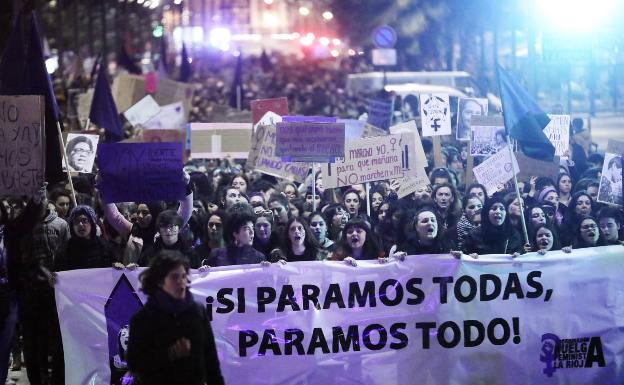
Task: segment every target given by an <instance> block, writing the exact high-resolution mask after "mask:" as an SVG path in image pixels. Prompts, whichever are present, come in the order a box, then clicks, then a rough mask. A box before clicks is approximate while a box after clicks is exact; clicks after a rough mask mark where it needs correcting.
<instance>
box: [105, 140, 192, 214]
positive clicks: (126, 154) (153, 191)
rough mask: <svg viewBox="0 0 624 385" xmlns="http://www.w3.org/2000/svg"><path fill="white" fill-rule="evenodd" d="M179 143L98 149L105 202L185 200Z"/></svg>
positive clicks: (122, 144)
mask: <svg viewBox="0 0 624 385" xmlns="http://www.w3.org/2000/svg"><path fill="white" fill-rule="evenodd" d="M182 148H183V144H182V143H102V144H100V146H99V148H98V166H99V169H100V170H99V171H100V176H101V177H102V181H101V183H100V184H99V185H98V187H99V189H100V191H101V193H102V196H103V198H104V201H105V202H107V203H116V202H154V201H161V200H162V201H176V200H179V199H181V198H183V197H184V192H185V189H186V187H185V186H184V179H183V177H182V171H181V170H182Z"/></svg>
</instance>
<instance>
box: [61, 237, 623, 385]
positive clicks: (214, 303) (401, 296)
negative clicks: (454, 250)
mask: <svg viewBox="0 0 624 385" xmlns="http://www.w3.org/2000/svg"><path fill="white" fill-rule="evenodd" d="M623 253H624V248H623V247H622V246H609V247H600V248H592V249H579V250H574V251H573V252H572V253H571V254H563V253H561V252H549V253H547V254H546V255H545V256H538V255H535V254H528V255H526V256H521V257H519V258H517V259H511V258H510V257H509V256H482V257H481V258H479V259H478V260H473V259H471V258H469V257H467V258H466V259H462V260H456V259H453V258H452V257H450V256H447V255H418V256H410V257H407V259H406V261H404V262H391V263H389V264H385V265H380V264H378V263H377V262H374V261H371V262H359V263H358V266H357V267H352V266H348V265H346V264H344V263H342V262H330V261H326V262H301V263H289V264H287V265H284V266H282V265H280V264H274V265H271V266H269V267H261V266H259V265H258V266H255V265H254V266H251V265H247V266H231V267H226V268H218V269H211V270H210V272H209V273H206V274H203V275H198V274H192V275H191V280H192V283H191V287H192V292H193V294H194V295H195V298H196V300H197V301H199V302H200V303H202V304H203V305H205V306H206V307H207V310H208V312H209V314H210V315H211V317H212V319H213V321H212V328H213V330H214V333H215V338H216V342H217V349H218V351H219V357H220V360H221V368H222V371H223V374H224V376H225V379H226V383H227V384H366V385H368V384H370V385H382V384H383V385H393V384H397V385H404V384H433V385H437V384H474V383H483V384H523V385H524V384H577V385H581V384H601V385H602V384H604V385H608V384H613V385H615V384H621V383H622V382H623V381H624V289H622V288H623V287H624V278H623V277H624V264H623V263H622V255H623ZM138 274H139V272H138V271H133V272H128V271H126V272H120V271H115V270H113V269H95V270H79V271H71V272H63V273H60V274H59V277H58V283H57V286H56V298H57V308H58V312H59V318H60V324H61V330H62V333H63V344H64V349H65V362H66V367H67V370H66V384H68V385H69V384H71V385H77V384H84V385H87V384H93V385H95V384H109V383H110V382H109V381H111V367H112V368H113V370H112V373H113V377H114V378H118V377H119V375H118V374H115V373H118V372H119V370H118V369H121V372H123V371H124V363H123V361H124V357H123V349H124V346H125V340H124V337H125V336H126V331H127V330H125V329H124V328H123V326H125V325H126V324H127V323H128V320H129V317H130V316H131V315H132V313H133V312H134V311H136V309H137V308H138V307H140V306H141V301H144V300H145V298H144V297H143V296H142V295H140V294H137V293H138V291H137V277H138ZM120 330H121V332H120ZM131 334H132V330H130V335H131ZM120 336H121V338H120ZM120 340H121V343H119V341H120ZM120 351H121V352H120Z"/></svg>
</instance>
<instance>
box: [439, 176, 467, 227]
mask: <svg viewBox="0 0 624 385" xmlns="http://www.w3.org/2000/svg"><path fill="white" fill-rule="evenodd" d="M432 197H433V204H434V209H435V210H436V214H437V215H438V218H440V228H441V230H442V231H446V230H448V229H450V228H451V227H453V226H455V225H456V224H457V221H459V218H461V215H462V212H461V201H460V197H459V193H458V192H457V189H456V188H455V187H454V186H453V185H451V184H448V183H443V184H439V185H436V186H435V187H434V188H433V194H432Z"/></svg>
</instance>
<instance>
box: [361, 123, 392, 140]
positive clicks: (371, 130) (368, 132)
mask: <svg viewBox="0 0 624 385" xmlns="http://www.w3.org/2000/svg"><path fill="white" fill-rule="evenodd" d="M386 135H388V131H384V130H382V129H381V128H379V127H375V126H373V125H372V124H368V123H364V129H363V130H362V138H372V137H375V136H386Z"/></svg>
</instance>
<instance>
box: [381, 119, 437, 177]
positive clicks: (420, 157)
mask: <svg viewBox="0 0 624 385" xmlns="http://www.w3.org/2000/svg"><path fill="white" fill-rule="evenodd" d="M390 133H391V134H395V135H396V134H414V139H415V140H414V151H415V154H416V159H415V162H416V165H417V166H422V167H423V168H425V167H427V166H428V163H427V157H426V156H425V150H424V149H423V145H422V142H421V141H420V135H418V127H416V121H415V120H410V121H407V122H403V123H400V124H396V125H394V126H392V127H390Z"/></svg>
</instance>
